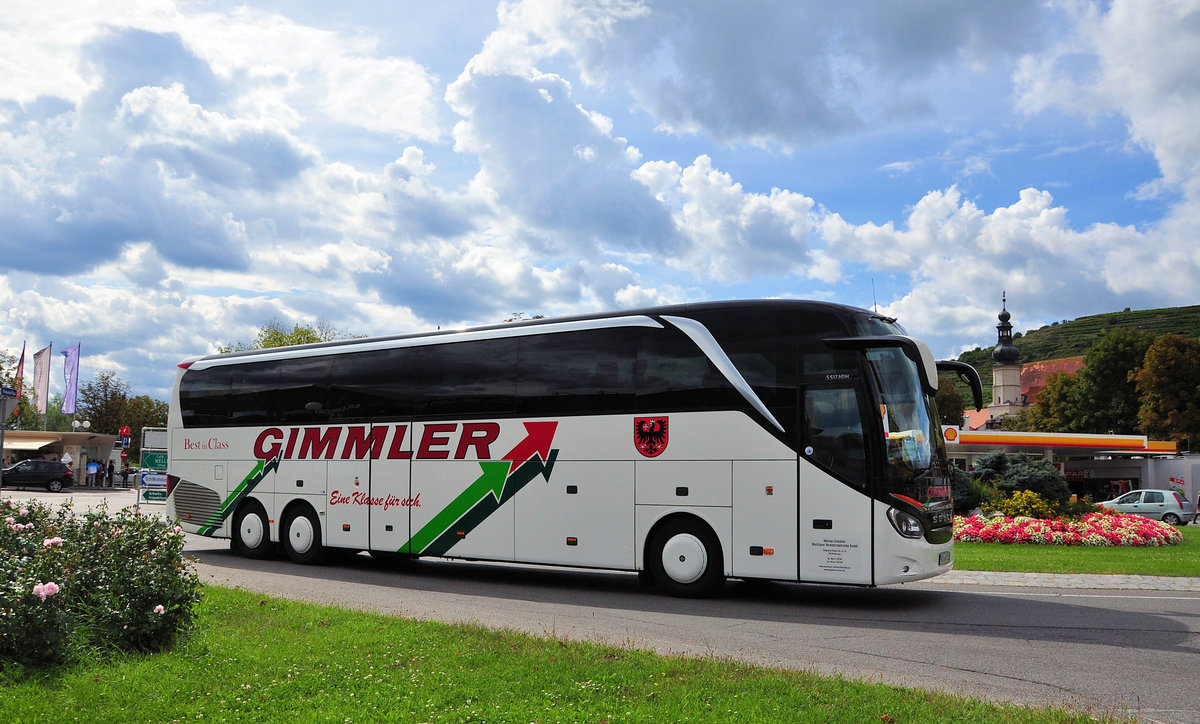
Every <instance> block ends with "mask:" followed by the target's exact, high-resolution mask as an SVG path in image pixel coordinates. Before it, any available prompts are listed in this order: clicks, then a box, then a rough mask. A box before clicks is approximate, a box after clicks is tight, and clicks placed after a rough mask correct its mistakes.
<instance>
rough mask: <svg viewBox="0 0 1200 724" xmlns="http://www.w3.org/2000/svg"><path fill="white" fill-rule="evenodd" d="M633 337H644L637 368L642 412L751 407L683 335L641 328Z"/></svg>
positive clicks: (639, 407)
mask: <svg viewBox="0 0 1200 724" xmlns="http://www.w3.org/2000/svg"><path fill="white" fill-rule="evenodd" d="M633 334H635V335H636V336H638V337H640V338H641V345H640V348H639V349H638V358H637V366H636V368H635V375H636V376H635V383H636V385H637V399H636V409H637V411H638V412H667V411H672V410H679V411H686V410H718V409H723V408H731V407H732V408H742V407H745V406H747V403H746V401H745V400H744V399H743V398H742V396H741V395H740V394H738V392H737V391H736V390H735V389H733V385H731V384H730V383H729V380H727V379H726V378H725V375H724V374H722V373H721V371H720V370H718V369H717V368H716V366H715V365H713V363H712V362H710V361H709V359H708V357H706V356H705V355H704V353H703V352H701V351H700V349H699V348H698V347H697V346H696V345H695V343H693V342H692V340H691V339H689V338H688V337H687V335H685V334H684V333H683V332H680V331H679V330H676V329H662V330H640V329H639V330H636V331H633Z"/></svg>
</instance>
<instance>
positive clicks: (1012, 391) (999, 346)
mask: <svg viewBox="0 0 1200 724" xmlns="http://www.w3.org/2000/svg"><path fill="white" fill-rule="evenodd" d="M1010 318H1012V315H1011V314H1009V313H1008V299H1007V294H1002V295H1001V296H1000V317H999V319H1000V324H997V325H996V331H997V335H996V337H997V341H996V347H995V349H993V350H992V360H993V361H995V365H994V366H993V367H992V404H990V405H988V413H989V418H990V419H991V420H995V419H996V418H998V417H1004V416H1005V415H1015V414H1017V413H1018V412H1020V411H1021V409H1022V408H1023V407H1024V406H1025V405H1024V400H1022V399H1021V365H1020V364H1018V363H1017V359H1018V358H1019V357H1020V356H1021V352H1020V351H1019V350H1018V349H1017V348H1016V347H1014V346H1013V341H1012V324H1010V323H1009V321H1008V320H1009V319H1010Z"/></svg>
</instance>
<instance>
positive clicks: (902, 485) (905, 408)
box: [866, 347, 950, 507]
mask: <svg viewBox="0 0 1200 724" xmlns="http://www.w3.org/2000/svg"><path fill="white" fill-rule="evenodd" d="M866 356H867V361H868V363H869V364H870V367H871V371H872V373H873V375H874V377H875V382H876V386H877V388H878V390H879V394H880V399H879V408H880V409H879V413H880V415H881V417H882V418H883V435H884V441H885V444H886V448H887V458H886V463H887V466H886V467H887V471H886V474H885V476H884V481H885V482H884V485H885V490H883V491H880V492H883V493H891V494H893V495H898V496H904V498H906V499H909V500H911V501H912V502H914V503H916V504H918V505H919V506H922V507H929V506H930V505H936V504H940V503H943V502H945V501H949V499H950V489H949V482H948V480H947V479H946V467H945V460H946V450H945V443H944V442H943V441H942V434H941V428H940V426H939V425H938V421H937V413H936V412H935V409H934V406H933V396H932V395H929V394H926V393H925V391H924V390H923V389H922V388H921V378H920V375H919V372H918V370H917V366H916V364H915V363H914V362H913V361H912V360H911V359H909V358H908V357H907V356H906V355H905V354H904V352H903V351H902V350H901V349H899V348H895V347H890V348H874V349H868V350H867V351H866Z"/></svg>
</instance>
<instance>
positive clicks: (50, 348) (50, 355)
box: [42, 342, 54, 432]
mask: <svg viewBox="0 0 1200 724" xmlns="http://www.w3.org/2000/svg"><path fill="white" fill-rule="evenodd" d="M53 359H54V343H53V342H51V343H50V344H48V345H46V392H45V395H46V409H45V411H43V412H42V432H46V431H48V430H49V429H50V361H51V360H53Z"/></svg>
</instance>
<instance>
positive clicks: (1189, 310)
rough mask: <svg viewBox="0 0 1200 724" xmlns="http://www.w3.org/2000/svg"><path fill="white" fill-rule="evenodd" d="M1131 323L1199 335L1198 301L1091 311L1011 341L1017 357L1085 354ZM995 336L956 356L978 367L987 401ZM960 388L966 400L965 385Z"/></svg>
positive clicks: (1036, 358)
mask: <svg viewBox="0 0 1200 724" xmlns="http://www.w3.org/2000/svg"><path fill="white" fill-rule="evenodd" d="M1119 327H1133V328H1135V329H1143V330H1146V331H1148V332H1152V333H1153V334H1154V335H1155V336H1161V335H1164V334H1180V335H1183V336H1185V337H1200V305H1195V306H1191V307H1168V308H1166V309H1143V310H1139V311H1130V310H1129V309H1126V310H1125V311H1123V312H1110V313H1108V314H1093V315H1089V316H1087V317H1080V318H1079V319H1075V320H1072V321H1063V322H1055V323H1053V324H1049V325H1046V326H1044V327H1039V328H1038V329H1034V330H1031V331H1029V332H1025V333H1021V332H1014V334H1013V345H1014V346H1016V348H1017V349H1018V350H1020V352H1021V357H1020V359H1019V360H1018V361H1019V362H1021V363H1022V364H1024V363H1026V362H1042V361H1045V360H1048V359H1059V358H1061V357H1074V356H1076V355H1084V354H1087V352H1088V350H1089V349H1091V348H1092V345H1094V344H1096V342H1098V341H1100V338H1101V337H1103V336H1104V335H1105V333H1106V332H1108V331H1109V330H1110V329H1117V328H1119ZM994 346H995V338H994V337H993V339H992V342H991V344H990V345H989V346H987V347H976V348H975V349H973V350H969V351H967V352H963V353H962V354H961V355H959V356H958V359H959V361H961V362H966V363H967V364H970V365H971V366H973V367H974V368H975V369H977V370H979V376H980V378H981V379H982V380H983V399H984V402H985V403H986V402H987V401H988V400H990V399H991V394H992V347H994ZM960 392H962V393H963V399H964V400H969V399H970V395H969V393H968V392H966V387H965V386H962V389H961V390H960Z"/></svg>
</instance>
